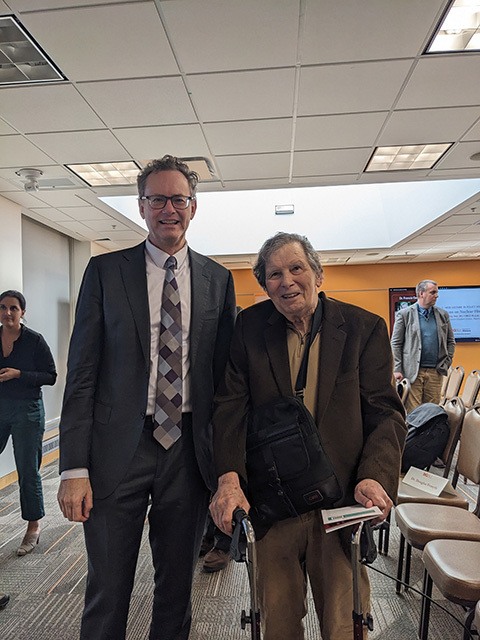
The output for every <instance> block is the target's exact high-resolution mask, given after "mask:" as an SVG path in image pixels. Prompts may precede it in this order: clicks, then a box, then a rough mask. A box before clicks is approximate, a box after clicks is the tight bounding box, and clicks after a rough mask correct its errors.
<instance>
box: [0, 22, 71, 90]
mask: <svg viewBox="0 0 480 640" xmlns="http://www.w3.org/2000/svg"><path fill="white" fill-rule="evenodd" d="M59 80H65V76H63V74H62V73H61V72H60V71H59V70H58V69H57V68H56V67H55V65H54V64H53V63H52V62H51V60H49V58H48V57H47V55H46V54H45V53H44V52H43V51H42V50H41V48H40V46H39V45H38V44H37V43H36V42H35V41H34V39H33V38H32V37H31V36H30V35H29V34H28V33H27V32H26V30H25V29H24V27H22V25H21V24H20V23H19V22H18V20H16V19H15V17H14V16H3V17H0V86H2V85H3V86H5V85H17V84H25V83H28V84H31V83H35V84H39V83H46V82H58V81H59Z"/></svg>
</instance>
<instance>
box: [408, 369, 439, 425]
mask: <svg viewBox="0 0 480 640" xmlns="http://www.w3.org/2000/svg"><path fill="white" fill-rule="evenodd" d="M442 381H443V376H442V374H441V373H438V371H437V370H436V369H427V368H424V367H420V369H419V371H418V376H417V377H416V379H415V382H412V385H411V388H410V393H409V394H408V396H407V399H406V401H405V411H406V412H407V414H408V413H410V411H413V409H415V408H416V407H419V406H420V405H421V404H423V403H424V402H433V403H434V404H438V403H439V402H440V394H441V391H442Z"/></svg>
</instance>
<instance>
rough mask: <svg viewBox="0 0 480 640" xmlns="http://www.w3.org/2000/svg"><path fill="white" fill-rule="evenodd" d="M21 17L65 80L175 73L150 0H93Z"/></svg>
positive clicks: (175, 70) (166, 43)
mask: <svg viewBox="0 0 480 640" xmlns="http://www.w3.org/2000/svg"><path fill="white" fill-rule="evenodd" d="M76 4H78V3H76ZM22 19H23V21H24V24H25V26H26V27H27V29H28V30H29V31H30V33H31V34H32V35H33V36H34V37H35V38H36V39H37V40H38V42H39V43H41V45H42V47H43V48H44V49H45V51H46V52H47V53H48V55H49V56H50V57H51V58H52V60H53V61H54V62H55V63H56V64H57V66H58V67H59V68H60V70H61V71H63V73H64V74H65V75H66V76H67V77H68V78H69V79H70V80H74V81H80V80H104V79H111V78H138V77H147V76H160V75H172V74H177V73H178V67H177V64H176V62H175V58H174V56H173V54H172V51H171V49H170V45H169V43H168V40H167V38H166V36H165V32H164V30H163V26H162V23H161V21H160V18H159V16H158V12H157V10H156V8H155V3H154V2H133V3H128V4H118V3H115V4H113V5H105V6H99V5H98V3H97V6H94V7H85V8H80V9H77V8H71V9H65V10H59V11H45V12H38V13H37V12H34V13H28V14H24V15H23V16H22ZM86 34H88V36H87V37H86ZM66 43H68V46H66ZM80 52H81V53H80ZM126 53H127V55H126Z"/></svg>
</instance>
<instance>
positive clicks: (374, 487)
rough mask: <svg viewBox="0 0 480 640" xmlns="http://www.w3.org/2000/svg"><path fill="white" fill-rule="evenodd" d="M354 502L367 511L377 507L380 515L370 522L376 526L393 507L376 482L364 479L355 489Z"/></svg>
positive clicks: (383, 490)
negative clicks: (380, 512)
mask: <svg viewBox="0 0 480 640" xmlns="http://www.w3.org/2000/svg"><path fill="white" fill-rule="evenodd" d="M355 500H356V501H357V502H359V503H360V504H362V505H363V506H364V507H367V509H369V508H370V507H378V508H379V509H381V511H382V515H381V516H379V517H378V518H376V519H375V520H372V524H378V523H379V522H382V521H383V520H385V518H386V517H387V516H388V514H389V513H390V509H391V508H392V507H393V502H392V501H391V500H390V498H389V496H388V494H387V493H386V491H385V489H384V488H383V487H382V485H381V484H380V483H379V482H377V481H376V480H371V479H370V478H366V479H365V480H361V481H360V482H359V483H358V484H357V486H356V487H355Z"/></svg>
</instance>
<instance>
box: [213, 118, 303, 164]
mask: <svg viewBox="0 0 480 640" xmlns="http://www.w3.org/2000/svg"><path fill="white" fill-rule="evenodd" d="M292 124H293V120H292V119H291V118H278V119H275V120H244V121H240V122H215V123H210V124H206V125H205V127H204V128H205V133H206V135H207V138H208V143H209V145H210V147H211V149H212V151H213V153H215V154H217V155H233V154H243V153H261V152H273V151H289V150H290V145H291V142H290V139H291V135H292Z"/></svg>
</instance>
